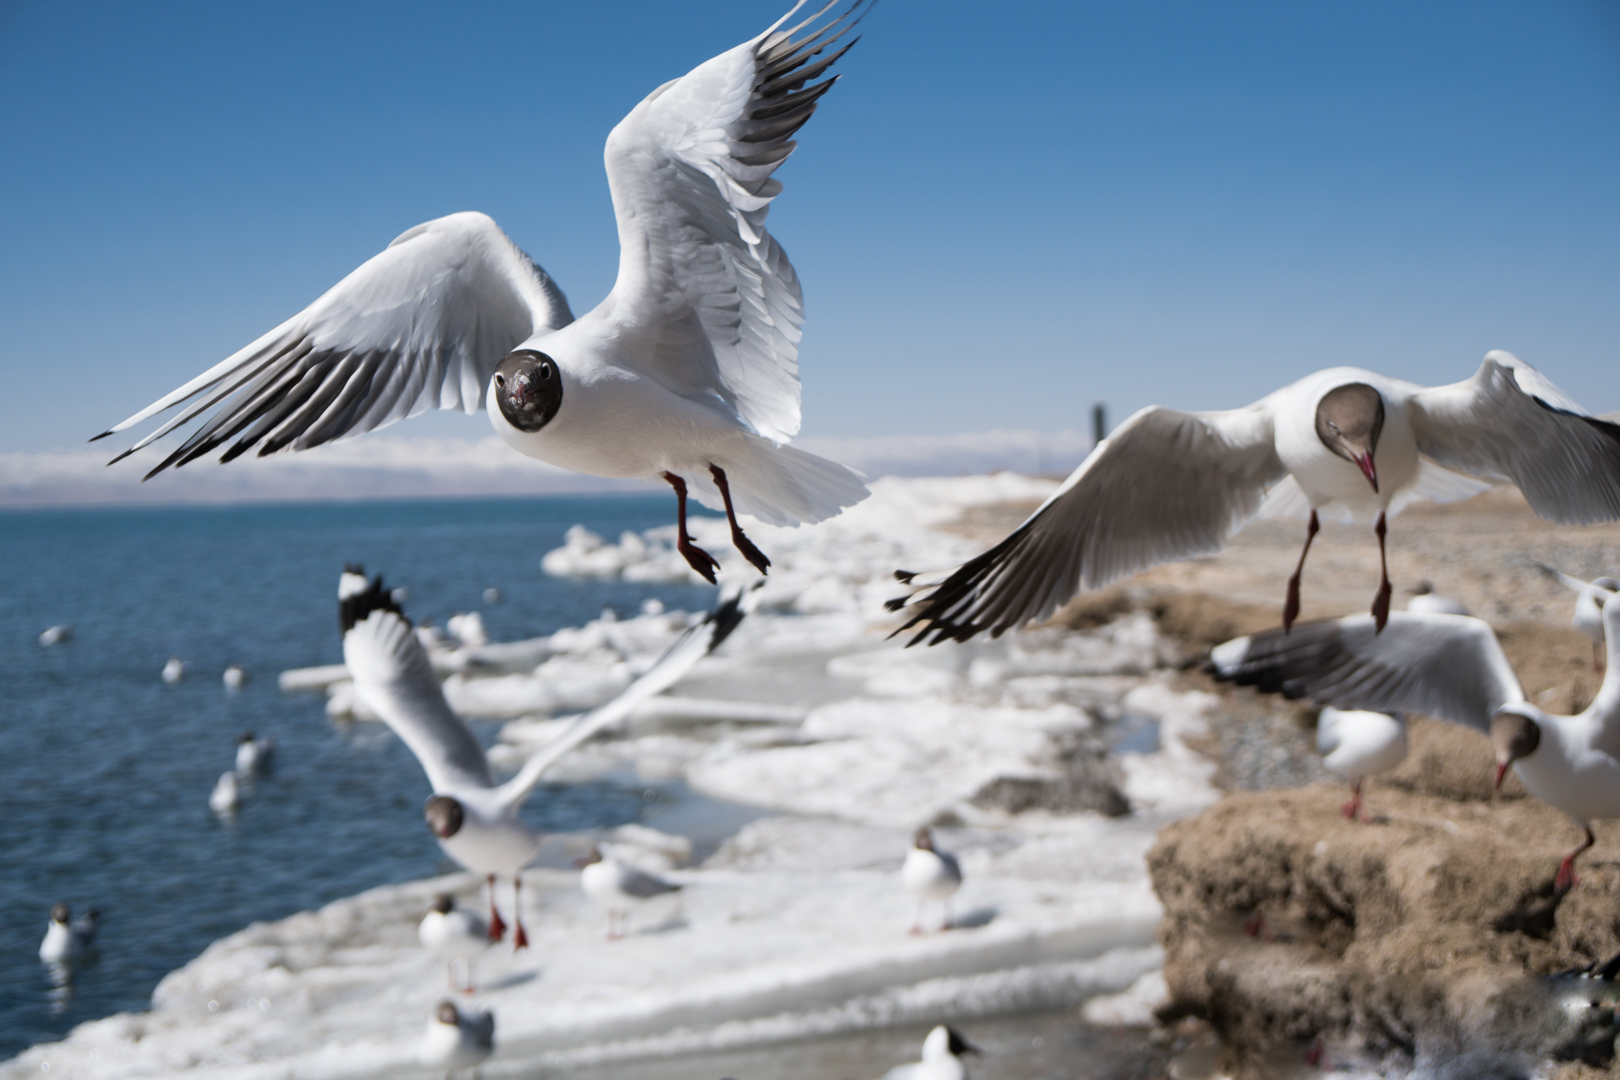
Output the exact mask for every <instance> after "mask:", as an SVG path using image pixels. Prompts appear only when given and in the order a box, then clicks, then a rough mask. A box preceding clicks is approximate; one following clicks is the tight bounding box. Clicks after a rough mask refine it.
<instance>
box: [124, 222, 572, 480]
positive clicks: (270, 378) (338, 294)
mask: <svg viewBox="0 0 1620 1080" xmlns="http://www.w3.org/2000/svg"><path fill="white" fill-rule="evenodd" d="M572 321H573V315H572V313H571V312H570V311H569V310H568V301H567V299H566V298H565V297H564V296H563V294H562V292H561V290H559V289H558V288H557V286H556V284H555V283H554V282H553V281H552V280H551V278H550V277H548V276H547V275H546V272H545V271H544V270H542V269H540V267H539V266H538V265H537V264H536V263H535V262H534V260H533V259H531V258H529V257H528V256H527V255H525V254H524V253H523V252H522V251H521V250H520V249H519V248H518V247H517V245H516V244H514V243H512V241H511V240H510V239H509V238H508V237H507V236H506V234H505V233H503V232H501V230H500V227H499V226H497V225H496V224H495V222H494V221H492V220H490V219H489V218H488V217H486V216H485V215H483V214H474V213H463V214H452V215H450V216H449V217H444V218H439V219H437V220H435V221H430V222H427V223H426V224H423V225H418V226H417V227H416V228H414V229H411V230H409V231H408V232H406V233H405V234H403V235H402V236H400V237H399V238H398V239H396V240H395V241H394V242H393V243H391V244H389V245H388V247H387V249H386V250H384V251H383V252H381V253H380V254H378V255H376V256H375V257H373V258H371V259H369V260H367V261H366V262H365V263H364V264H363V265H362V266H360V267H359V268H358V269H357V270H355V271H354V273H352V274H350V275H349V276H348V277H346V278H344V279H343V280H342V281H340V282H338V284H337V285H335V286H333V287H332V288H331V289H330V290H328V291H327V293H326V294H325V295H324V296H322V297H321V298H320V299H319V300H316V301H315V303H313V304H311V305H310V306H309V307H308V308H306V309H304V310H303V311H302V312H300V313H299V314H297V315H295V316H294V317H293V318H291V319H289V320H287V321H286V322H285V323H283V324H282V325H281V326H278V327H277V328H276V329H274V330H272V331H270V333H268V334H266V335H264V336H263V337H261V338H260V339H259V340H258V341H255V342H254V343H253V344H251V345H249V346H248V347H247V348H245V349H243V350H241V351H240V352H238V353H236V354H235V355H233V356H230V357H228V358H227V359H225V360H224V361H222V362H221V363H219V364H218V365H216V366H215V367H214V368H212V369H211V370H209V371H206V372H204V373H203V374H202V375H199V376H198V377H197V378H195V379H193V380H192V381H191V382H189V383H187V384H186V385H184V386H182V387H180V388H179V389H178V390H175V391H174V392H173V393H171V394H168V395H167V396H165V397H163V398H161V399H159V400H158V401H156V402H154V403H153V404H151V405H149V406H147V407H146V408H145V409H143V410H141V411H140V412H138V413H136V414H135V415H134V416H131V417H130V418H129V419H127V420H125V421H123V422H122V423H120V424H118V425H116V426H114V427H113V428H110V429H109V430H107V431H105V432H103V433H102V434H101V435H98V436H96V438H98V439H99V438H104V437H106V436H107V435H111V434H112V433H113V432H116V431H122V430H124V429H125V428H128V427H130V426H132V425H134V424H137V423H140V422H141V421H143V420H146V419H148V418H149V417H152V416H156V415H157V414H159V413H162V412H165V411H167V410H168V409H171V408H173V407H174V406H176V405H179V404H181V403H182V402H185V401H188V400H190V399H191V398H193V397H198V400H197V401H196V402H195V403H193V404H192V405H190V406H189V407H187V408H186V409H184V410H182V411H181V412H180V413H179V414H178V415H176V416H175V417H173V418H172V419H170V420H169V421H168V422H166V423H164V424H163V425H162V426H160V427H159V428H158V429H157V430H155V431H153V432H151V433H150V434H148V435H146V436H145V437H144V438H142V439H140V440H139V441H137V442H136V443H135V445H133V446H131V447H130V448H129V449H128V450H126V451H124V452H123V453H122V454H119V455H118V457H115V458H114V459H113V461H118V460H121V459H122V458H125V457H128V456H129V455H130V454H133V453H134V452H135V451H137V450H140V449H141V448H143V447H145V446H147V445H149V444H150V443H152V442H154V441H155V440H157V439H160V438H162V437H163V436H165V435H167V434H168V433H169V432H171V431H173V430H175V429H176V428H179V427H181V426H183V425H185V424H188V423H190V422H191V421H193V420H195V419H196V418H197V417H198V416H200V415H201V414H202V413H203V412H205V411H207V410H208V409H216V407H217V409H216V411H215V412H214V413H213V415H212V416H210V417H208V418H207V419H206V420H205V421H203V422H202V423H201V425H200V426H199V427H198V428H197V429H196V430H195V431H193V432H192V433H191V435H190V437H189V438H187V439H186V440H185V442H183V443H182V444H181V445H180V446H179V447H178V448H177V449H176V450H175V451H174V452H173V453H171V454H170V455H169V456H168V457H166V458H165V459H164V460H163V461H161V462H160V463H159V464H158V465H157V467H156V468H154V469H152V470H151V472H149V473H147V474H146V475H147V477H148V478H150V477H152V476H154V475H156V474H157V473H159V472H161V471H162V470H164V469H166V468H168V467H170V466H174V467H176V468H178V467H179V466H181V465H184V464H186V463H187V462H189V461H192V460H194V459H196V458H198V457H201V456H202V455H204V454H207V453H210V452H211V451H213V450H215V449H217V448H219V447H221V446H224V445H225V444H226V443H230V442H231V441H232V440H235V442H234V443H233V444H232V445H230V446H229V447H228V448H227V449H226V450H225V452H224V453H223V455H222V456H221V458H220V460H221V461H222V462H224V461H230V460H231V459H233V458H236V457H238V456H240V455H241V454H244V453H246V452H247V451H248V450H251V449H253V448H255V447H257V448H258V453H259V455H260V456H261V457H262V456H264V455H266V454H274V453H277V452H279V451H283V450H307V449H309V448H311V447H314V446H320V445H322V444H324V443H328V442H333V441H335V440H338V439H343V438H347V437H349V436H351V435H358V434H360V433H362V432H366V431H371V430H373V429H375V428H379V427H382V426H384V425H386V424H391V423H393V422H394V421H396V420H402V419H404V418H405V417H407V416H414V415H416V414H418V413H422V412H426V411H427V410H429V409H460V410H461V411H463V412H468V413H471V412H476V411H477V410H478V409H480V408H482V407H483V401H484V387H485V386H486V384H487V383H488V381H489V379H490V377H491V376H492V375H493V373H494V370H495V366H496V365H497V364H499V363H500V361H501V358H502V357H504V356H505V355H506V354H507V353H508V352H510V351H511V350H512V349H513V348H515V347H517V346H518V345H520V344H521V343H522V342H523V341H525V340H527V339H528V338H529V337H531V336H533V335H534V334H535V333H538V332H540V331H543V330H547V329H552V330H554V329H558V328H560V327H562V326H565V325H567V324H568V323H569V322H572ZM227 399H228V400H227Z"/></svg>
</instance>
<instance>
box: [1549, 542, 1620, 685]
mask: <svg viewBox="0 0 1620 1080" xmlns="http://www.w3.org/2000/svg"><path fill="white" fill-rule="evenodd" d="M1536 567H1537V568H1538V569H1539V570H1540V571H1541V572H1542V573H1543V574H1546V575H1547V576H1548V577H1550V578H1552V579H1553V580H1554V581H1557V582H1558V583H1559V584H1560V585H1563V586H1564V588H1566V589H1568V590H1569V591H1570V592H1572V593H1574V594H1575V615H1574V617H1573V618H1572V619H1570V625H1571V626H1573V627H1574V628H1575V629H1577V630H1579V631H1580V632H1581V633H1582V634H1584V635H1585V636H1586V637H1587V638H1588V639H1590V640H1591V642H1592V670H1593V671H1602V670H1603V647H1604V633H1603V604H1604V602H1605V601H1607V600H1608V599H1609V598H1610V597H1611V596H1613V595H1614V594H1615V593H1616V592H1620V578H1612V577H1600V578H1594V579H1592V580H1591V581H1582V580H1581V579H1580V578H1578V577H1571V576H1570V575H1569V574H1566V573H1564V572H1563V571H1562V570H1556V569H1554V568H1553V567H1551V566H1548V565H1547V564H1546V563H1536Z"/></svg>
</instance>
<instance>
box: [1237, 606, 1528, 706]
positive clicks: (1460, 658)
mask: <svg viewBox="0 0 1620 1080" xmlns="http://www.w3.org/2000/svg"><path fill="white" fill-rule="evenodd" d="M1208 670H1209V672H1210V673H1211V674H1212V675H1214V676H1215V677H1216V678H1218V679H1221V680H1229V681H1231V682H1235V683H1237V684H1238V685H1240V686H1254V687H1257V688H1258V689H1260V690H1262V691H1265V692H1266V693H1273V694H1274V693H1280V694H1282V695H1283V696H1284V697H1289V698H1300V697H1303V698H1308V699H1310V700H1311V701H1314V702H1316V703H1317V704H1318V705H1331V706H1333V707H1334V708H1336V709H1368V710H1371V711H1373V712H1384V713H1393V712H1417V713H1426V714H1428V715H1429V716H1438V717H1440V718H1441V719H1442V720H1450V721H1451V722H1452V723H1456V724H1464V725H1466V726H1468V727H1471V728H1476V729H1478V730H1479V731H1483V732H1487V733H1488V732H1489V731H1490V729H1491V718H1492V717H1493V716H1495V715H1496V713H1497V711H1498V710H1500V709H1501V707H1502V706H1503V705H1507V704H1511V703H1513V702H1519V701H1523V700H1524V691H1523V690H1521V689H1520V688H1519V679H1518V676H1517V675H1515V674H1514V673H1513V666H1512V665H1511V664H1509V663H1508V659H1507V655H1506V654H1505V653H1503V652H1502V646H1501V643H1500V642H1498V641H1497V640H1496V633H1495V631H1493V630H1492V629H1491V627H1490V624H1489V623H1486V622H1483V621H1481V620H1479V619H1475V618H1471V617H1469V616H1466V615H1427V614H1413V613H1411V612H1407V611H1396V612H1392V613H1391V614H1390V616H1389V623H1388V624H1387V625H1386V626H1385V627H1384V630H1383V633H1379V632H1378V630H1377V627H1376V625H1375V624H1374V621H1373V618H1372V616H1371V615H1352V616H1350V617H1348V618H1344V619H1324V620H1321V621H1317V622H1308V623H1297V624H1295V626H1294V628H1293V630H1291V631H1289V632H1286V633H1285V632H1284V631H1283V630H1282V628H1281V627H1278V628H1277V629H1275V630H1267V631H1265V632H1264V633H1261V634H1254V635H1252V636H1250V637H1241V638H1235V639H1233V640H1231V641H1228V642H1227V643H1226V644H1224V645H1217V646H1216V647H1215V648H1214V649H1213V650H1211V652H1210V656H1209V666H1208Z"/></svg>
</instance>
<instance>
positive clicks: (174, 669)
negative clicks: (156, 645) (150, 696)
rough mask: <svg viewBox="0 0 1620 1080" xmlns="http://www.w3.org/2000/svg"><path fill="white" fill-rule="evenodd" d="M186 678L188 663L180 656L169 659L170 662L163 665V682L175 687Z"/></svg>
mask: <svg viewBox="0 0 1620 1080" xmlns="http://www.w3.org/2000/svg"><path fill="white" fill-rule="evenodd" d="M185 677H186V662H185V661H184V660H182V659H180V658H179V657H178V656H171V657H169V662H168V663H167V664H164V665H163V681H164V682H166V683H168V684H169V685H170V686H173V685H174V684H175V683H177V682H179V681H180V680H181V679H184V678H185Z"/></svg>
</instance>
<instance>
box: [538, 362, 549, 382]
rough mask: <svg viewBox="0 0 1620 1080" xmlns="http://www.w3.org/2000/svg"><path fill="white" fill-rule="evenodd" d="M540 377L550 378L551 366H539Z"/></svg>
mask: <svg viewBox="0 0 1620 1080" xmlns="http://www.w3.org/2000/svg"><path fill="white" fill-rule="evenodd" d="M540 377H541V378H542V379H549V378H551V365H550V364H541V365H540Z"/></svg>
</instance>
